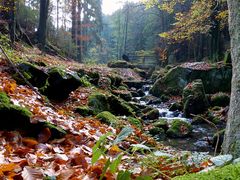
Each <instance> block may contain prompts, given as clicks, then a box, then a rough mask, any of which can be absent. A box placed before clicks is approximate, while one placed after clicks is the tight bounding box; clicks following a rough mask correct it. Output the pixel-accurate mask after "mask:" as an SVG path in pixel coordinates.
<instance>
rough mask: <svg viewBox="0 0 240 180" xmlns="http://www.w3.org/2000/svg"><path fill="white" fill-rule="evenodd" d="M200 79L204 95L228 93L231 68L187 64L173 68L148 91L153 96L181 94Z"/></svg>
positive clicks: (221, 65)
mask: <svg viewBox="0 0 240 180" xmlns="http://www.w3.org/2000/svg"><path fill="white" fill-rule="evenodd" d="M196 79H201V80H202V82H203V84H204V87H205V91H206V93H209V94H213V93H216V92H220V91H221V92H230V91H231V79H232V68H231V66H227V65H224V64H215V65H210V64H207V63H204V62H200V63H187V64H183V65H181V66H177V67H174V68H172V69H170V70H169V71H168V73H167V74H166V75H165V76H164V77H161V78H159V79H158V80H157V81H156V82H155V83H154V85H153V87H152V88H151V90H150V93H151V94H153V95H154V96H158V97H160V96H161V95H162V94H181V92H182V90H183V88H184V87H185V86H186V85H187V84H188V83H190V82H192V81H193V80H196Z"/></svg>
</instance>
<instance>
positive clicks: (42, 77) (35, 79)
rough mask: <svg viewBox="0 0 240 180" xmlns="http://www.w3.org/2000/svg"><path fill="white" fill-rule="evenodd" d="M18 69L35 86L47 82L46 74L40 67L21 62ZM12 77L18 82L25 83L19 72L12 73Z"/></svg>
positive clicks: (41, 85) (43, 84) (40, 85)
mask: <svg viewBox="0 0 240 180" xmlns="http://www.w3.org/2000/svg"><path fill="white" fill-rule="evenodd" d="M17 67H18V69H19V70H20V72H21V73H22V74H23V76H24V77H25V78H26V79H27V80H28V81H29V82H30V83H31V84H32V85H33V86H35V87H38V88H41V87H43V86H45V85H46V84H47V79H48V74H47V73H46V72H44V70H42V69H41V68H39V67H37V66H36V65H33V64H30V63H21V64H19V65H18V66H17ZM13 77H14V79H15V80H16V81H17V82H18V83H20V84H25V83H26V82H25V81H24V80H23V78H22V77H21V76H20V75H19V74H17V73H16V74H14V75H13Z"/></svg>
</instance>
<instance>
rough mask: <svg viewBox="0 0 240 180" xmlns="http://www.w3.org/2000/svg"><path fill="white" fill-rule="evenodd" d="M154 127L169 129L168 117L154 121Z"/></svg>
mask: <svg viewBox="0 0 240 180" xmlns="http://www.w3.org/2000/svg"><path fill="white" fill-rule="evenodd" d="M153 126H154V127H158V128H162V129H164V130H167V129H168V122H167V120H166V119H164V118H162V119H159V120H157V121H156V122H155V123H153Z"/></svg>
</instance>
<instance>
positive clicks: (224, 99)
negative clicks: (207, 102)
mask: <svg viewBox="0 0 240 180" xmlns="http://www.w3.org/2000/svg"><path fill="white" fill-rule="evenodd" d="M229 103H230V97H229V95H228V94H226V93H217V94H214V95H213V96H212V97H211V106H220V107H226V106H228V105H229Z"/></svg>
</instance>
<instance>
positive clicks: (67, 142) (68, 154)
mask: <svg viewBox="0 0 240 180" xmlns="http://www.w3.org/2000/svg"><path fill="white" fill-rule="evenodd" d="M8 54H9V57H10V58H11V59H12V60H13V61H14V62H15V63H20V62H25V61H28V62H31V63H34V64H41V63H42V64H45V65H46V66H45V67H41V69H42V70H43V71H44V70H47V69H48V68H50V67H56V66H57V67H61V68H63V69H65V70H66V71H78V70H79V69H84V70H85V71H89V72H98V73H99V74H101V76H103V77H105V76H108V75H109V74H116V73H117V75H118V76H121V77H122V78H123V79H130V80H138V81H139V80H141V77H140V76H139V75H138V74H137V73H135V72H134V71H132V70H131V69H118V70H116V69H111V68H108V67H106V66H104V65H83V64H79V63H77V62H74V61H72V60H67V61H66V60H62V59H61V58H59V57H57V56H51V55H49V54H42V52H41V51H39V50H38V49H36V48H35V49H32V48H26V47H24V46H22V45H21V44H18V45H17V47H16V50H14V51H12V50H11V51H8ZM13 74H14V73H13V71H12V69H11V67H10V65H9V64H7V61H6V58H5V57H4V56H3V55H2V54H1V55H0V92H4V93H6V94H7V95H8V96H9V97H10V100H11V103H12V104H14V105H17V106H21V107H24V108H27V109H28V110H29V111H30V112H31V113H32V116H31V119H30V120H31V123H32V124H36V123H38V122H49V123H51V124H53V125H55V126H57V127H59V128H62V129H63V130H64V131H65V132H66V134H65V135H64V136H62V137H60V138H54V137H53V136H54V135H53V133H52V132H51V131H50V130H49V128H47V127H45V128H43V129H41V131H40V132H39V133H38V134H37V136H33V137H32V136H30V135H29V134H28V132H27V131H28V130H26V129H25V130H23V129H14V130H12V131H7V130H4V129H1V131H0V139H1V146H0V178H1V179H26V180H33V179H61V180H62V179H119V180H126V179H136V178H137V179H171V178H172V177H175V176H179V175H183V174H186V173H195V172H199V171H201V170H203V169H206V168H208V167H210V166H212V165H213V162H212V161H211V160H210V158H211V157H210V156H208V155H203V154H198V153H197V154H196V153H191V152H187V151H184V152H183V151H177V150H175V149H174V148H171V147H168V146H164V145H162V144H160V143H158V142H156V141H155V140H154V139H153V138H152V137H150V136H149V135H146V134H145V133H144V132H143V130H141V129H140V128H137V127H136V126H134V125H131V124H130V123H129V122H128V121H126V120H124V118H123V117H122V119H121V118H120V120H119V121H120V122H121V123H120V124H121V125H120V126H112V125H107V124H104V123H102V122H101V121H99V119H98V118H96V116H89V117H83V116H82V115H81V114H79V113H76V111H75V109H76V108H77V107H79V106H85V105H87V104H88V97H89V95H90V94H91V93H92V92H96V91H97V92H102V93H108V92H107V90H106V89H99V88H97V87H93V86H90V87H79V88H77V89H76V90H74V91H73V92H72V93H71V94H70V95H69V97H68V98H67V99H66V100H64V101H62V102H54V101H50V102H49V101H47V100H46V99H45V98H44V96H42V95H40V94H39V93H38V92H37V91H36V90H34V89H32V88H30V87H29V86H27V85H21V84H19V83H17V82H16V81H15V80H14V79H13ZM0 104H1V103H0ZM52 105H53V106H52ZM0 119H1V121H4V119H5V117H4V116H2V117H0ZM8 123H9V124H11V122H8Z"/></svg>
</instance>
